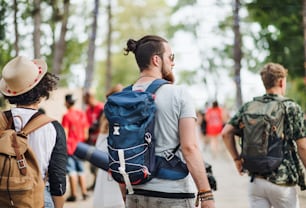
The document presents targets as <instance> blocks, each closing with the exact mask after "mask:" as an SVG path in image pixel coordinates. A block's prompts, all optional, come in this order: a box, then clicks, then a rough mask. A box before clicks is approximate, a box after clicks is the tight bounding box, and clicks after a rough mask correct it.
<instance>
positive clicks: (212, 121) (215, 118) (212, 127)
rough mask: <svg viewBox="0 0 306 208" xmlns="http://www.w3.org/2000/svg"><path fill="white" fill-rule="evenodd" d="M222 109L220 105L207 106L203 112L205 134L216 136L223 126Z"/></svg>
mask: <svg viewBox="0 0 306 208" xmlns="http://www.w3.org/2000/svg"><path fill="white" fill-rule="evenodd" d="M222 117H223V116H222V109H221V108H220V107H216V108H209V109H207V111H206V113H205V119H206V134H207V135H208V136H217V135H218V134H220V133H221V131H222V128H223V119H222Z"/></svg>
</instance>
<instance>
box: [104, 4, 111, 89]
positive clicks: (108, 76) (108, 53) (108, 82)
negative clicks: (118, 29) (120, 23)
mask: <svg viewBox="0 0 306 208" xmlns="http://www.w3.org/2000/svg"><path fill="white" fill-rule="evenodd" d="M111 2H112V1H111V0H108V5H107V15H108V21H107V23H108V31H107V49H106V50H107V51H106V80H105V89H106V91H108V90H109V89H110V88H111V85H112V61H111V44H112V5H111Z"/></svg>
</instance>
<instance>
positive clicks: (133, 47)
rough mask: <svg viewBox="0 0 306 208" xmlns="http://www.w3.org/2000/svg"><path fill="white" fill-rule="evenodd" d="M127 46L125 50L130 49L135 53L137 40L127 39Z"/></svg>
mask: <svg viewBox="0 0 306 208" xmlns="http://www.w3.org/2000/svg"><path fill="white" fill-rule="evenodd" d="M126 45H127V48H126V51H132V52H133V53H135V51H136V48H137V41H136V40H133V39H129V40H128V41H127V43H126Z"/></svg>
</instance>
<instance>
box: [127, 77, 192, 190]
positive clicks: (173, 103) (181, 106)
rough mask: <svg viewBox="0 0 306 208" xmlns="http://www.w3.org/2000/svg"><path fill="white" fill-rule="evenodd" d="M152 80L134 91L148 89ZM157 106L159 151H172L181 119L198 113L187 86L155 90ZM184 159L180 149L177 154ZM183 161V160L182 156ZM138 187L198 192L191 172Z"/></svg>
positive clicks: (157, 146) (168, 86)
mask: <svg viewBox="0 0 306 208" xmlns="http://www.w3.org/2000/svg"><path fill="white" fill-rule="evenodd" d="M149 84H150V82H148V83H145V84H141V85H134V86H133V90H145V89H146V88H147V87H148V86H149ZM155 103H156V107H157V112H156V118H155V129H154V134H155V138H156V140H157V141H156V148H155V150H156V154H157V155H162V154H163V152H164V151H165V150H169V149H170V150H172V149H174V148H175V147H176V146H177V145H178V144H179V129H178V123H179V119H181V118H195V119H196V112H195V108H194V105H193V102H192V98H191V96H190V94H189V93H188V92H187V91H186V89H185V88H183V87H181V86H177V85H172V84H165V85H163V86H161V87H160V88H159V89H158V90H157V92H156V98H155ZM176 154H177V155H178V156H179V157H181V158H182V159H183V156H182V152H181V150H180V149H179V150H178V151H177V153H176ZM183 160H184V159H183ZM133 187H134V188H137V189H143V190H150V191H160V192H168V193H194V192H195V191H196V189H195V185H194V182H193V180H192V177H191V175H190V174H189V175H188V176H187V177H185V178H184V179H181V180H175V181H173V180H164V179H158V178H153V179H152V180H151V181H150V182H148V183H146V184H142V185H135V186H133Z"/></svg>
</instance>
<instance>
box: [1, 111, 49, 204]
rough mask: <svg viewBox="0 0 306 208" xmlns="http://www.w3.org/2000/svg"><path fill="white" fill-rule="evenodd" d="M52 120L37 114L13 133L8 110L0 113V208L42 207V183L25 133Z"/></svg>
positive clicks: (43, 185)
mask: <svg viewBox="0 0 306 208" xmlns="http://www.w3.org/2000/svg"><path fill="white" fill-rule="evenodd" d="M52 120H53V119H51V118H49V117H48V116H46V115H44V114H40V113H36V114H34V115H33V116H32V118H31V119H30V121H29V122H28V123H27V124H26V126H25V127H24V128H23V129H22V130H21V131H19V132H16V131H15V130H14V129H11V126H12V123H13V119H12V116H11V112H10V111H6V112H5V113H2V114H0V208H4V207H5V208H7V207H16V208H28V207H29V208H41V207H44V187H45V184H44V181H43V179H42V177H41V174H40V170H39V166H38V163H37V160H36V157H35V154H34V152H33V151H32V150H31V148H30V147H29V146H28V143H27V136H28V134H29V133H31V132H32V131H34V130H36V129H38V128H39V127H41V126H43V125H45V124H47V123H49V122H51V121H52ZM41 139H44V138H41Z"/></svg>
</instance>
